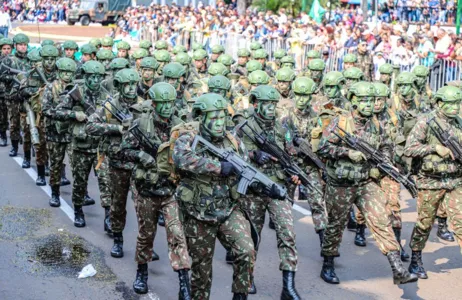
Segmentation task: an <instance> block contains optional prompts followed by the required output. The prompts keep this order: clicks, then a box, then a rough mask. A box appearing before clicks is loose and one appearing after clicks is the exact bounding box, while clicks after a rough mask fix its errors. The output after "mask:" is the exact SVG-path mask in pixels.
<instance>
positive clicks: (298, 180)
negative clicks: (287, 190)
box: [290, 175, 302, 185]
mask: <svg viewBox="0 0 462 300" xmlns="http://www.w3.org/2000/svg"><path fill="white" fill-rule="evenodd" d="M290 179H292V182H293V183H294V184H296V185H300V184H302V181H301V180H300V179H299V178H298V176H297V175H292V176H291V177H290Z"/></svg>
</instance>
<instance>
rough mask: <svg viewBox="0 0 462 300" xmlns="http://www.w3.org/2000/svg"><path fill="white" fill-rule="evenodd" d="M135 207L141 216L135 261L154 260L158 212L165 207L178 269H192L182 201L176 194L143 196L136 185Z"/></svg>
mask: <svg viewBox="0 0 462 300" xmlns="http://www.w3.org/2000/svg"><path fill="white" fill-rule="evenodd" d="M132 193H133V198H134V200H135V211H136V216H137V217H138V237H137V240H136V252H135V261H136V262H137V263H138V264H146V263H148V262H150V261H151V260H152V248H153V244H154V238H155V236H156V231H157V216H158V211H159V210H161V211H162V213H163V214H164V218H165V230H166V232H167V244H168V257H169V259H170V264H171V265H172V268H173V270H174V271H178V270H181V269H188V270H189V269H191V265H190V263H189V254H188V247H187V246H186V237H185V235H184V231H183V225H182V224H181V221H180V213H179V208H178V202H177V201H176V199H175V198H174V197H173V196H170V197H150V196H142V195H140V194H139V191H138V190H137V189H136V188H133V189H132Z"/></svg>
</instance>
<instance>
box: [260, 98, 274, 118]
mask: <svg viewBox="0 0 462 300" xmlns="http://www.w3.org/2000/svg"><path fill="white" fill-rule="evenodd" d="M257 112H258V114H259V115H260V116H261V117H262V118H263V119H265V120H273V119H274V118H275V117H276V101H259V102H258V111H257Z"/></svg>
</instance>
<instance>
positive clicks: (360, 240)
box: [355, 224, 366, 247]
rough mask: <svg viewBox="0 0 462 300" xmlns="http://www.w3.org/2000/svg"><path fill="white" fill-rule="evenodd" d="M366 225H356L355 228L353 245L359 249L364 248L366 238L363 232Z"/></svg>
mask: <svg viewBox="0 0 462 300" xmlns="http://www.w3.org/2000/svg"><path fill="white" fill-rule="evenodd" d="M365 229H366V224H358V225H357V227H356V236H355V245H356V246H359V247H366V237H365V236H364V231H365Z"/></svg>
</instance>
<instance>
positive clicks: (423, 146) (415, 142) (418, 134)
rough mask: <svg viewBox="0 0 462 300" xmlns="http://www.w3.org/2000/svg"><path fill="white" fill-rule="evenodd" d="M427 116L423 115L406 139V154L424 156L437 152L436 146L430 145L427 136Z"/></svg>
mask: <svg viewBox="0 0 462 300" xmlns="http://www.w3.org/2000/svg"><path fill="white" fill-rule="evenodd" d="M427 126H428V125H427V118H426V117H421V118H419V120H418V121H417V123H416V124H415V125H414V128H412V130H411V132H410V133H409V136H408V137H407V140H406V146H405V147H404V155H405V156H409V157H424V156H427V155H429V154H431V153H435V146H434V145H428V144H427V141H426V139H427V138H426V137H427Z"/></svg>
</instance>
